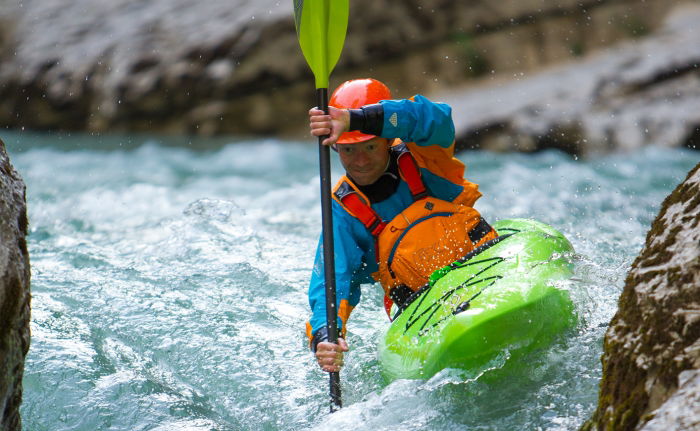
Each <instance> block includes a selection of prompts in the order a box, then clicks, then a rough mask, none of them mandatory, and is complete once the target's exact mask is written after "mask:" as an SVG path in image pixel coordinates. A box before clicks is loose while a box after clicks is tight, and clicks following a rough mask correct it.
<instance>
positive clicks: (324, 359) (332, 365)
mask: <svg viewBox="0 0 700 431" xmlns="http://www.w3.org/2000/svg"><path fill="white" fill-rule="evenodd" d="M347 351H348V343H346V342H345V340H344V339H342V338H338V344H333V343H331V342H330V341H322V342H320V343H318V345H317V346H316V361H317V362H318V366H319V367H321V369H322V370H323V371H327V372H329V373H335V372H338V371H340V368H341V367H342V366H343V352H347Z"/></svg>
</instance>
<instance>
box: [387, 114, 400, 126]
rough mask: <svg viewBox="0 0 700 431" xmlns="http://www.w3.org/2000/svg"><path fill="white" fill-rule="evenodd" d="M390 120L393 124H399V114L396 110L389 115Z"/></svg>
mask: <svg viewBox="0 0 700 431" xmlns="http://www.w3.org/2000/svg"><path fill="white" fill-rule="evenodd" d="M389 122H390V123H391V125H392V126H394V127H396V126H398V124H399V116H398V115H397V114H396V112H394V113H393V114H391V117H389Z"/></svg>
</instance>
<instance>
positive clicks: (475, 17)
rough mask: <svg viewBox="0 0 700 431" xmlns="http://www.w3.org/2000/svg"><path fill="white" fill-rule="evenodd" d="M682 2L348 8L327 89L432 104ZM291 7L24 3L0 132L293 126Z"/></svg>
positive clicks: (309, 99) (10, 31) (308, 99)
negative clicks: (371, 87)
mask: <svg viewBox="0 0 700 431" xmlns="http://www.w3.org/2000/svg"><path fill="white" fill-rule="evenodd" d="M684 1H688V0H645V1H641V0H560V1H557V2H551V1H546V0H517V1H515V0H510V1H506V2H498V4H494V3H493V2H490V1H485V0H477V1H472V2H468V3H465V2H454V1H448V0H406V1H402V2H393V3H392V5H391V7H387V5H386V4H385V3H382V2H376V1H374V0H353V1H352V2H351V3H352V5H351V22H350V26H349V32H348V37H347V41H346V45H345V49H344V52H343V55H342V57H341V61H340V63H339V65H338V67H337V68H336V72H335V73H334V77H333V81H332V83H331V85H336V84H337V83H340V82H341V81H342V80H345V79H347V78H350V77H358V76H360V77H362V76H367V75H372V76H374V77H376V78H379V79H383V80H385V81H387V82H389V83H390V84H391V87H392V89H393V90H395V94H397V95H398V96H400V97H408V96H410V95H413V94H415V93H419V92H420V93H424V94H428V95H430V94H431V93H434V92H436V91H440V90H445V89H449V88H452V87H454V86H455V85H459V84H462V83H464V82H469V81H471V80H473V79H474V77H476V76H480V75H484V74H489V75H490V74H494V75H495V76H506V75H507V74H512V73H513V72H514V71H518V72H523V71H533V70H537V69H539V68H541V67H542V66H543V65H547V64H554V63H557V62H561V61H565V60H568V59H571V58H574V57H577V56H580V55H582V54H584V53H587V52H590V51H593V50H595V49H598V48H600V47H603V46H607V45H610V44H611V43H613V42H615V41H617V40H621V39H624V38H630V37H638V36H639V35H642V34H645V33H648V32H649V31H651V30H652V29H654V28H655V27H656V26H657V25H658V23H659V21H660V19H661V17H662V16H663V15H664V14H665V12H666V11H668V10H669V8H670V7H671V6H672V5H674V4H677V3H682V2H684ZM292 15H293V14H292V2H291V1H290V0H210V1H206V2H191V1H189V0H150V1H147V2H134V1H133V0H23V1H22V2H9V3H8V4H6V5H3V7H2V8H0V126H8V127H15V128H19V127H27V128H33V129H52V130H56V129H61V130H83V131H91V132H101V131H108V130H109V131H131V132H133V131H147V132H164V133H173V134H182V133H186V134H202V135H211V134H222V133H236V134H279V133H296V136H299V137H301V136H304V137H306V136H308V133H307V132H306V131H305V130H304V128H305V124H306V121H305V120H304V114H305V112H306V111H307V110H308V108H309V107H310V106H311V105H312V104H313V103H314V91H313V79H312V77H311V73H310V71H309V69H308V67H307V65H306V64H305V62H304V59H303V57H302V56H301V53H300V50H299V47H298V46H297V40H296V33H295V31H294V23H293V19H292Z"/></svg>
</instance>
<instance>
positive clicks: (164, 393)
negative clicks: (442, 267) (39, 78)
mask: <svg viewBox="0 0 700 431" xmlns="http://www.w3.org/2000/svg"><path fill="white" fill-rule="evenodd" d="M2 138H3V139H4V141H5V142H6V144H7V147H8V150H9V152H10V156H11V160H12V162H13V164H14V165H15V167H16V169H17V170H18V171H19V172H20V174H21V175H22V177H23V178H24V180H25V182H26V183H27V199H28V205H29V216H30V223H31V231H30V235H29V248H30V254H31V260H32V292H33V299H32V326H31V329H32V343H31V349H30V351H29V355H28V358H27V362H26V369H25V378H24V402H23V405H22V410H21V412H22V417H23V421H24V429H25V430H32V431H40V430H51V431H58V430H85V431H95V430H129V431H132V430H163V431H165V430H301V429H315V430H327V429H354V430H372V431H378V430H537V429H542V430H575V429H577V428H578V427H579V426H580V425H581V423H582V422H583V421H584V420H586V419H587V418H588V416H589V415H590V414H591V412H592V411H593V409H594V407H595V404H596V399H597V385H598V382H599V380H600V362H599V357H600V354H601V352H602V339H603V335H604V331H605V329H606V325H607V323H608V321H609V320H610V318H611V317H612V315H613V314H614V312H615V308H616V301H617V297H618V295H619V293H620V290H621V287H622V286H623V284H624V277H625V275H626V271H627V269H628V268H629V266H630V264H631V262H632V260H633V259H634V257H635V256H636V255H637V253H638V252H639V250H640V249H641V246H642V245H643V242H644V237H645V234H646V231H647V229H648V227H649V225H650V222H651V221H652V220H653V218H654V217H655V216H656V213H657V211H658V209H659V207H660V204H661V202H662V200H663V199H664V197H665V196H666V195H667V194H668V193H669V192H670V191H671V190H672V189H673V188H674V187H675V186H676V185H677V184H678V183H679V182H680V181H682V179H683V178H684V177H685V175H686V173H687V172H688V170H689V169H690V168H691V167H692V166H694V165H695V164H696V163H697V162H698V161H699V160H700V154H699V153H697V152H692V151H689V150H667V149H647V150H644V151H642V152H640V153H637V154H632V155H615V156H609V157H605V158H601V159H596V160H589V161H580V160H579V161H576V160H572V159H571V158H569V157H568V156H565V155H563V154H561V153H556V152H544V153H538V154H534V155H513V154H511V155H498V154H491V153H481V152H465V153H461V154H459V157H460V158H461V159H462V160H464V161H465V162H466V163H467V164H468V165H469V170H468V172H467V176H468V178H469V179H471V180H473V181H475V182H477V183H479V184H480V187H481V190H482V192H483V193H484V196H483V197H482V198H481V200H480V201H479V202H478V204H477V208H478V209H479V210H481V212H482V213H483V214H484V215H485V216H486V217H487V219H489V220H496V219H500V218H510V217H532V218H535V219H538V220H541V221H544V222H547V223H549V224H551V225H553V226H554V227H556V228H558V229H559V230H561V231H562V232H563V233H564V234H565V235H566V236H567V237H568V238H569V239H570V240H571V242H572V243H573V245H574V247H575V249H576V252H577V254H576V257H575V260H576V278H575V280H574V281H572V282H571V283H570V284H569V285H568V288H569V289H570V290H571V294H572V296H573V298H574V301H575V303H576V308H577V311H578V315H579V324H578V326H577V327H576V328H575V329H574V330H572V331H570V332H568V333H567V334H564V335H563V336H562V338H561V339H560V340H559V341H558V342H557V343H556V344H554V345H553V346H551V347H550V348H548V349H546V350H543V351H539V352H537V354H534V355H532V356H531V357H529V358H527V361H524V363H522V364H520V365H518V366H517V367H508V366H507V365H508V363H509V358H508V355H507V354H504V355H503V357H501V358H499V359H498V360H497V361H494V363H493V367H492V369H491V370H489V371H487V372H485V373H483V374H480V375H477V376H474V375H467V374H465V373H464V372H459V371H456V370H445V371H444V372H441V373H439V374H438V375H437V376H435V377H433V378H432V379H431V380H429V381H408V380H401V381H396V382H393V383H390V384H387V383H385V382H384V381H383V380H382V378H381V374H380V369H379V364H378V362H377V359H376V341H377V338H378V336H379V335H380V334H381V333H382V331H383V330H384V329H385V328H386V326H387V324H388V323H387V320H386V318H385V314H384V312H383V310H382V306H381V294H380V288H379V287H378V286H366V287H365V289H364V291H363V301H362V303H361V305H360V306H359V307H358V308H357V309H356V311H355V312H354V314H353V316H352V319H351V324H350V333H349V337H348V339H349V342H350V345H351V348H352V351H351V353H350V354H349V355H348V357H347V366H346V367H345V368H344V370H343V372H342V373H341V379H342V384H343V398H344V403H345V406H346V407H345V408H343V409H342V410H341V411H340V412H337V413H335V414H333V415H329V414H328V396H327V392H328V380H327V375H325V374H324V373H322V372H320V371H319V370H318V369H317V367H316V366H315V364H314V362H313V360H312V357H311V355H310V354H309V353H308V350H307V347H306V340H305V336H304V334H303V328H304V322H305V320H306V319H307V317H308V304H307V298H306V288H307V283H308V277H309V273H310V271H311V266H312V259H313V254H314V252H315V247H316V244H317V240H318V234H319V231H320V204H319V197H318V188H319V186H318V179H317V155H316V147H315V145H313V144H309V143H298V142H283V141H276V140H268V141H255V142H253V141H248V142H246V141H239V142H232V141H230V142H227V141H225V140H224V141H201V142H194V143H188V142H174V141H170V142H169V141H167V140H157V139H151V138H140V137H130V138H120V137H111V138H105V137H102V138H92V137H88V136H77V137H76V136H65V135H64V136H41V135H33V134H27V133H4V134H3V135H2ZM333 169H334V172H335V173H336V175H337V174H338V173H340V171H341V169H340V166H339V165H338V164H335V165H334V166H333ZM341 427H342V428H341Z"/></svg>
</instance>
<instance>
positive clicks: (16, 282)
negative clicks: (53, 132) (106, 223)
mask: <svg viewBox="0 0 700 431" xmlns="http://www.w3.org/2000/svg"><path fill="white" fill-rule="evenodd" d="M27 225H28V221H27V207H26V199H25V186H24V183H23V182H22V179H21V178H20V177H19V175H18V174H17V172H16V171H15V170H14V168H13V167H12V165H11V164H10V160H9V158H8V157H7V153H6V152H5V144H4V143H3V142H2V141H0V412H1V414H0V429H2V430H17V431H19V430H21V420H20V416H19V406H20V403H21V402H22V375H23V372H24V358H25V356H26V355H27V351H28V350H29V303H30V293H29V277H30V274H29V253H28V252H27V242H26V241H25V236H26V235H27Z"/></svg>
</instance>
